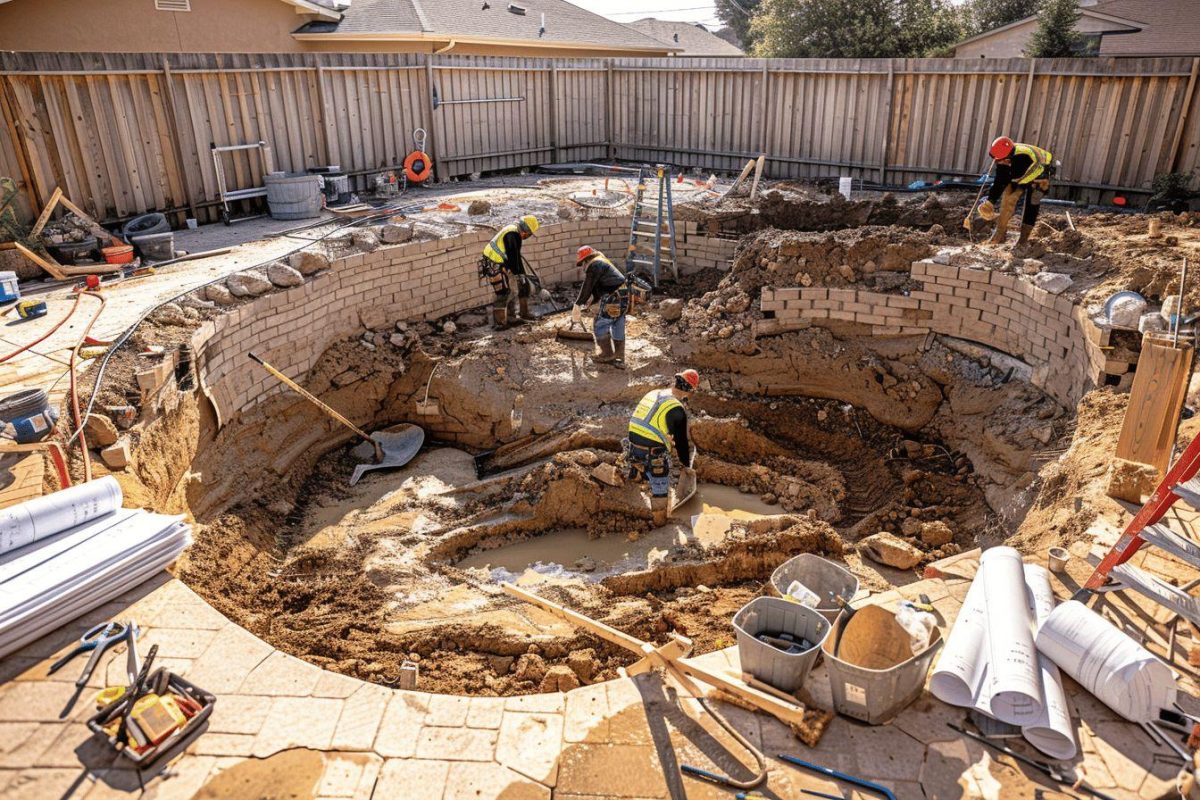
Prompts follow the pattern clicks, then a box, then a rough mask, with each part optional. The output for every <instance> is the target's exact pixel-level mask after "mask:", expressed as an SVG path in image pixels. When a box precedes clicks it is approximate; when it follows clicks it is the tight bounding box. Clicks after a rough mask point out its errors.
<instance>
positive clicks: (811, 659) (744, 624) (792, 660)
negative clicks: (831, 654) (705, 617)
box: [733, 597, 830, 692]
mask: <svg viewBox="0 0 1200 800" xmlns="http://www.w3.org/2000/svg"><path fill="white" fill-rule="evenodd" d="M733 628H734V631H735V632H736V633H737V646H738V657H739V658H740V659H741V662H742V671H743V672H748V673H750V674H751V675H753V676H754V677H755V678H757V679H758V680H760V681H762V682H763V683H766V684H769V685H771V686H774V687H775V688H776V689H780V690H781V691H784V692H794V691H796V690H797V689H799V688H800V687H801V686H802V685H804V681H805V679H806V678H808V673H809V672H810V671H811V670H812V668H813V664H815V663H816V662H817V656H818V655H819V654H820V652H821V644H822V643H823V642H824V641H825V637H827V636H828V635H829V628H830V626H829V620H827V619H825V617H823V616H822V615H821V614H820V613H819V612H817V611H815V610H814V609H811V608H808V607H807V606H802V605H800V604H799V603H791V602H788V601H787V600H780V599H779V598H777V597H756V598H754V599H753V600H751V601H750V602H749V603H747V604H746V605H744V606H743V607H742V609H741V610H740V611H738V612H737V613H736V614H734V615H733ZM760 633H771V634H779V633H789V634H791V635H792V636H795V637H797V638H801V637H802V638H804V639H807V640H808V641H809V642H810V643H811V644H812V645H813V646H812V647H811V648H809V649H808V650H805V651H804V652H803V653H787V652H785V651H783V650H780V649H779V648H777V647H773V646H771V645H769V644H767V643H765V642H760V641H759V640H758V639H757V638H755V637H757V636H758V634H760Z"/></svg>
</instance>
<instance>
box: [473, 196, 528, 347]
mask: <svg viewBox="0 0 1200 800" xmlns="http://www.w3.org/2000/svg"><path fill="white" fill-rule="evenodd" d="M538 227H539V226H538V221H537V217H535V216H533V215H529V216H524V217H521V218H520V219H519V220H517V221H516V222H515V223H513V224H511V225H505V226H504V227H503V228H501V229H500V230H498V231H496V235H495V236H493V237H492V240H491V241H490V242H488V243H487V246H486V247H484V248H483V257H482V258H481V259H480V260H479V277H480V280H481V281H482V280H488V281H490V282H491V284H492V289H493V290H494V291H495V292H496V300H495V302H493V303H492V323H493V325H494V326H495V328H496V330H503V329H504V328H507V327H508V325H509V319H510V318H512V317H514V316H515V314H514V303H513V300H514V297H513V291H512V284H513V281H516V282H517V296H516V298H515V299H516V300H517V301H518V302H519V307H520V312H519V313H520V319H521V320H532V319H533V315H532V314H530V313H529V294H530V286H531V280H530V277H529V276H527V275H526V274H525V265H524V263H523V262H522V260H521V242H523V241H525V240H526V239H528V238H529V237H530V236H533V235H534V234H535V233H537V229H538ZM514 322H515V320H514Z"/></svg>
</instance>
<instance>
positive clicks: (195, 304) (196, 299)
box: [179, 290, 216, 311]
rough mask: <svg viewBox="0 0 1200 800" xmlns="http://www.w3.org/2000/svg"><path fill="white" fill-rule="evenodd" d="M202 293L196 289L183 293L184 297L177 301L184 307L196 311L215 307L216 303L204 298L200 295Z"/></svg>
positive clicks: (209, 309)
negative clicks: (186, 293)
mask: <svg viewBox="0 0 1200 800" xmlns="http://www.w3.org/2000/svg"><path fill="white" fill-rule="evenodd" d="M203 294H204V292H203V291H200V290H197V291H195V292H193V293H191V294H189V295H185V296H184V298H183V299H182V300H180V301H179V305H181V306H183V307H184V308H185V309H187V308H194V309H196V310H197V311H212V310H213V309H214V308H216V304H215V303H213V302H212V301H211V300H205V299H204V298H203V297H202V295H203Z"/></svg>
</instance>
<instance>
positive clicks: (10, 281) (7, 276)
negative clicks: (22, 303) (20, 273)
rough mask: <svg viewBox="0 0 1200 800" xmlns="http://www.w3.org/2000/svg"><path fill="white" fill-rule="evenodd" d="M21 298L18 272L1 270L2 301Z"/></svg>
mask: <svg viewBox="0 0 1200 800" xmlns="http://www.w3.org/2000/svg"><path fill="white" fill-rule="evenodd" d="M20 299H21V290H20V288H18V287H17V273H15V272H0V303H12V302H14V301H16V300H20Z"/></svg>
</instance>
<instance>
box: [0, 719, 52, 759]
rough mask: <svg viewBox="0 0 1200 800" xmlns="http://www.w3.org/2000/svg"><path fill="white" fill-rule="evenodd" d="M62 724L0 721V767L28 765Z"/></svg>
mask: <svg viewBox="0 0 1200 800" xmlns="http://www.w3.org/2000/svg"><path fill="white" fill-rule="evenodd" d="M61 728H62V726H61V725H54V724H50V723H37V722H0V769H11V768H21V767H28V766H30V765H31V764H33V762H34V760H35V759H36V758H37V757H38V756H40V755H41V754H42V753H43V752H45V750H46V748H48V747H49V746H50V745H51V744H52V743H53V742H54V740H55V739H56V738H58V734H59V733H60V729H61Z"/></svg>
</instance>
